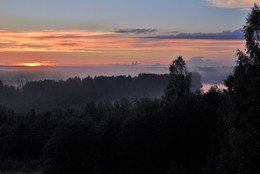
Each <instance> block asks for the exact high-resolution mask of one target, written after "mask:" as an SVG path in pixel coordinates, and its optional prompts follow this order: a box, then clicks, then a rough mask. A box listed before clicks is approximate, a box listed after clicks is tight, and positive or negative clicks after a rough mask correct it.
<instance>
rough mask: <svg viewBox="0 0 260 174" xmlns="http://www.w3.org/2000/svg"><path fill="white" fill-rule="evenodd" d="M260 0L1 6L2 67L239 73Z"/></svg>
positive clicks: (98, 0) (88, 0) (3, 2)
mask: <svg viewBox="0 0 260 174" xmlns="http://www.w3.org/2000/svg"><path fill="white" fill-rule="evenodd" d="M254 2H255V0H131V1H130V0H129V1H128V0H125V1H124V0H109V1H108V0H106V1H105V0H95V1H94V0H8V1H7V0H0V21H1V23H0V31H1V32H0V65H25V66H37V65H51V66H52V65H56V66H84V65H94V66H99V65H112V64H129V63H131V62H132V61H137V62H138V63H139V64H140V65H153V64H161V65H167V64H169V63H170V62H171V61H172V60H173V59H174V58H176V57H177V56H179V55H182V56H183V57H184V59H185V60H187V61H189V60H190V59H192V58H193V57H203V58H202V59H203V60H204V61H207V60H208V61H209V60H210V62H211V63H212V62H215V63H216V64H218V65H220V64H221V65H232V64H233V62H234V60H235V59H236V58H235V54H236V50H237V49H244V44H245V41H244V39H243V33H242V31H241V28H242V26H243V25H244V23H245V18H246V16H247V13H248V10H249V8H250V7H252V6H253V4H254Z"/></svg>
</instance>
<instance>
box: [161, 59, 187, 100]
mask: <svg viewBox="0 0 260 174" xmlns="http://www.w3.org/2000/svg"><path fill="white" fill-rule="evenodd" d="M169 70H170V79H169V82H168V85H167V87H166V90H165V99H166V101H168V102H171V101H174V100H176V99H178V98H180V97H183V96H185V95H187V94H189V93H190V87H191V73H190V72H188V70H187V67H186V63H185V61H184V60H183V59H182V57H181V56H179V57H178V58H177V59H176V60H174V61H173V62H172V64H171V65H170V68H169Z"/></svg>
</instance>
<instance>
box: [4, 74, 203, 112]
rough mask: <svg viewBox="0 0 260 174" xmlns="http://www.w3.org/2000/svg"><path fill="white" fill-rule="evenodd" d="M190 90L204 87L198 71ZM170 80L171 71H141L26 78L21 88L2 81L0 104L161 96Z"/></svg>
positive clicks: (46, 105)
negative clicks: (132, 73)
mask: <svg viewBox="0 0 260 174" xmlns="http://www.w3.org/2000/svg"><path fill="white" fill-rule="evenodd" d="M191 77H192V83H191V90H192V91H197V90H200V88H201V87H202V84H201V76H200V74H199V73H196V72H195V73H192V76H191ZM168 81H169V74H164V75H157V74H139V75H138V76H137V77H131V76H112V77H106V76H99V77H94V78H92V77H87V78H84V79H81V78H79V77H75V78H69V79H67V80H66V81H63V80H59V81H55V80H40V81H30V82H26V83H25V84H24V85H23V86H22V87H21V88H15V87H13V86H9V85H4V84H3V83H2V82H1V81H0V105H4V106H7V107H8V108H12V109H14V110H16V111H25V112H28V111H29V110H31V109H36V110H38V111H43V110H51V109H66V108H73V107H74V108H75V107H80V106H82V105H83V104H85V103H87V102H88V101H90V100H94V101H96V102H100V101H106V100H111V101H114V100H116V99H120V98H122V97H125V98H129V99H134V98H142V97H143V98H144V97H150V98H161V97H162V95H163V94H164V90H165V88H166V85H167V83H168Z"/></svg>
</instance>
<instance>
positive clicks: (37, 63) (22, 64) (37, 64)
mask: <svg viewBox="0 0 260 174" xmlns="http://www.w3.org/2000/svg"><path fill="white" fill-rule="evenodd" d="M18 65H20V66H29V67H34V66H43V64H42V63H39V62H33V63H21V64H18Z"/></svg>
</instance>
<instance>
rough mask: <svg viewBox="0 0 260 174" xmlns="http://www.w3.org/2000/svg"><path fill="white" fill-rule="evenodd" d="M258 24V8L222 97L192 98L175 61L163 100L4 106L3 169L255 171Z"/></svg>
mask: <svg viewBox="0 0 260 174" xmlns="http://www.w3.org/2000/svg"><path fill="white" fill-rule="evenodd" d="M259 21H260V9H259V7H258V6H256V5H255V7H254V8H253V9H252V12H251V13H250V14H249V16H248V18H247V23H246V25H245V26H244V32H245V38H246V41H247V42H246V50H247V52H246V53H243V52H241V51H238V53H237V56H238V60H237V65H236V67H235V68H234V71H233V74H232V75H230V76H229V77H228V79H227V80H226V81H225V84H226V86H227V88H228V89H227V90H224V91H220V90H218V89H217V88H216V87H215V88H214V87H213V88H211V90H209V91H208V92H207V93H201V92H199V91H197V92H192V91H191V90H190V86H191V73H189V72H188V71H187V69H186V65H185V62H184V61H183V59H182V57H178V58H177V59H176V60H174V61H173V62H172V64H171V65H170V75H169V81H168V84H167V85H166V89H165V93H164V95H163V97H162V98H160V99H151V98H138V99H134V100H129V99H127V98H121V99H119V100H114V101H113V102H112V101H110V100H107V101H105V102H104V101H103V102H101V101H100V102H94V101H89V102H88V103H87V104H85V105H84V106H83V107H82V108H81V109H63V110H60V109H56V110H52V111H45V112H36V111H35V110H31V111H30V112H28V113H27V114H17V113H15V112H14V111H12V110H8V109H6V108H5V107H3V106H1V107H0V160H1V161H0V169H1V170H2V171H23V172H30V171H31V172H35V171H41V172H42V173H43V174H66V173H68V174H72V173H89V174H146V173H147V174H197V173H207V174H223V173H226V174H232V173H233V174H258V173H260V168H259V164H260V107H259V106H260V90H259V85H260V66H259V65H260V48H259V38H260V36H259V29H260V27H259V26H260V24H259ZM76 80H77V79H76ZM111 83H112V82H111ZM105 87H106V86H102V88H104V89H105ZM115 88H116V87H115ZM61 90H62V89H61ZM72 90H73V89H72ZM61 92H62V91H61ZM10 98H12V96H10ZM72 99H73V98H72ZM50 104H51V103H50Z"/></svg>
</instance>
